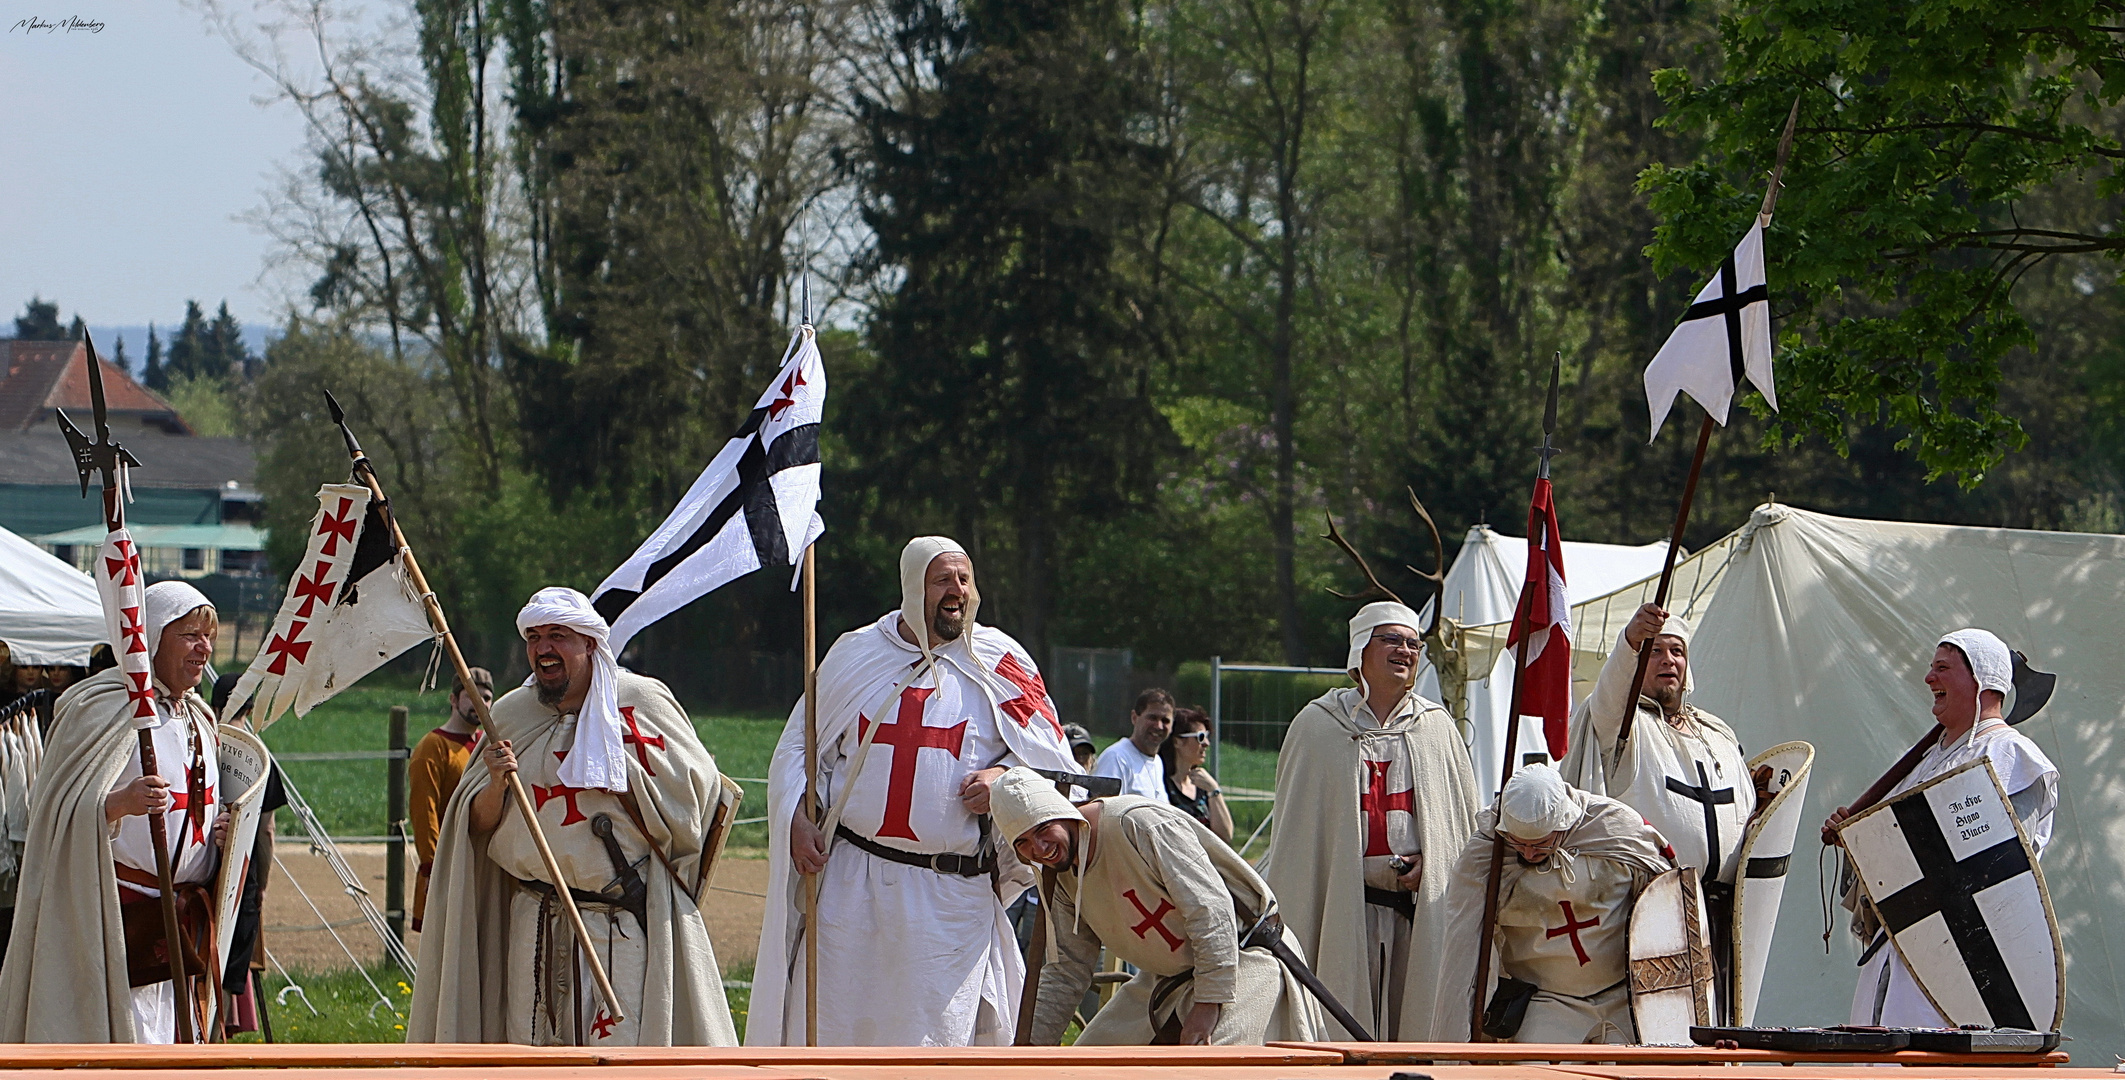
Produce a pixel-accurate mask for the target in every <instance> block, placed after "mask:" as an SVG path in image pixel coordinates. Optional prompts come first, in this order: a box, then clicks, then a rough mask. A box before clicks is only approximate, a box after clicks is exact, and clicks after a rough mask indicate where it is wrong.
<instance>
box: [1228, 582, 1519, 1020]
mask: <svg viewBox="0 0 2125 1080" xmlns="http://www.w3.org/2000/svg"><path fill="white" fill-rule="evenodd" d="M1417 622H1418V620H1417V613H1416V612H1414V611H1411V610H1410V609H1409V608H1408V607H1407V606H1405V605H1403V604H1400V603H1395V602H1391V601H1383V602H1381V603H1376V604H1367V605H1365V606H1364V607H1363V608H1361V609H1359V611H1358V613H1357V615H1356V616H1355V617H1353V618H1352V619H1351V620H1350V654H1349V660H1348V663H1347V664H1346V667H1347V669H1348V671H1349V672H1350V675H1351V678H1353V679H1354V680H1356V682H1357V684H1358V685H1357V686H1355V687H1344V688H1342V689H1339V690H1330V691H1329V692H1327V693H1325V694H1323V695H1321V696H1320V697H1319V698H1316V699H1315V700H1314V701H1313V702H1312V703H1311V704H1309V705H1307V706H1306V707H1305V708H1304V709H1302V710H1300V712H1299V715H1298V716H1297V717H1295V718H1293V719H1292V721H1291V727H1290V728H1289V729H1288V730H1287V731H1286V732H1285V734H1284V747H1283V751H1282V752H1281V754H1280V755H1279V756H1278V758H1277V767H1276V808H1277V822H1276V832H1275V835H1273V836H1272V837H1271V838H1270V842H1269V853H1268V855H1266V856H1265V857H1264V858H1263V860H1262V876H1263V878H1265V879H1266V880H1267V881H1268V883H1269V887H1270V888H1271V889H1273V890H1274V891H1275V892H1276V894H1277V896H1278V898H1279V899H1280V900H1281V901H1282V903H1283V910H1284V923H1285V925H1286V926H1288V927H1290V929H1291V932H1292V933H1293V934H1294V935H1295V936H1296V937H1297V938H1298V940H1299V943H1300V944H1301V945H1303V946H1304V947H1305V953H1306V955H1307V956H1308V957H1311V958H1312V959H1313V961H1314V965H1315V973H1316V974H1317V975H1319V976H1320V978H1321V981H1322V982H1323V983H1324V984H1325V985H1326V986H1327V987H1328V988H1329V990H1330V991H1331V992H1333V993H1334V994H1335V996H1336V998H1337V999H1338V1000H1340V1001H1341V1002H1342V1003H1343V1004H1344V1005H1345V1006H1347V1007H1348V1008H1349V1009H1350V1011H1351V1013H1352V1014H1353V1015H1354V1016H1356V1017H1357V1018H1358V1020H1359V1021H1360V1022H1364V1023H1370V1024H1373V1025H1375V1026H1374V1027H1373V1032H1374V1034H1376V1035H1378V1036H1379V1037H1380V1038H1381V1039H1385V1040H1389V1041H1403V1042H1408V1041H1417V1042H1422V1041H1426V1040H1430V1039H1455V1038H1462V1037H1465V1035H1466V1028H1467V1025H1466V1024H1463V1025H1461V1031H1460V1033H1458V1034H1457V1033H1455V1032H1454V1031H1451V1030H1449V1031H1447V1032H1445V1033H1443V1034H1434V1033H1433V1032H1432V1029H1431V1028H1432V1018H1433V1015H1434V1013H1435V1011H1436V1010H1435V1007H1434V1006H1435V1001H1434V998H1435V997H1436V996H1437V995H1438V994H1439V982H1438V979H1437V977H1436V976H1437V973H1438V970H1439V965H1440V964H1442V963H1444V962H1445V960H1446V950H1447V949H1449V948H1450V947H1452V942H1451V941H1450V940H1449V939H1448V937H1447V935H1446V925H1445V919H1444V918H1443V915H1444V904H1445V898H1446V887H1447V883H1448V872H1449V871H1450V870H1451V869H1452V863H1451V861H1450V860H1452V859H1453V858H1454V856H1455V855H1456V854H1458V853H1459V852H1460V850H1461V843H1462V841H1464V840H1466V839H1468V835H1469V833H1470V832H1472V831H1474V829H1475V823H1476V811H1477V810H1478V809H1479V807H1480V803H1479V800H1478V796H1477V794H1476V774H1475V770H1474V769H1472V768H1471V767H1470V766H1469V761H1468V750H1467V748H1466V747H1465V746H1463V745H1462V743H1461V735H1460V731H1459V729H1457V728H1456V727H1455V726H1454V721H1453V717H1451V716H1449V715H1448V714H1447V712H1446V710H1445V708H1443V707H1442V706H1440V705H1439V704H1438V703H1436V702H1433V701H1429V700H1427V699H1425V698H1423V697H1419V696H1418V695H1417V693H1416V691H1415V689H1414V688H1415V686H1416V679H1417V658H1418V655H1419V653H1420V651H1421V650H1422V648H1423V644H1422V642H1421V641H1420V640H1419V639H1418V637H1417V630H1416V626H1417ZM1427 859H1429V860H1430V865H1431V870H1430V871H1429V872H1428V873H1427V872H1426V869H1425V867H1426V860H1427ZM1329 1030H1330V1031H1331V1032H1340V1031H1342V1025H1340V1024H1337V1023H1335V1022H1334V1020H1333V1019H1331V1020H1330V1021H1329ZM1349 1035H1350V1033H1344V1037H1349Z"/></svg>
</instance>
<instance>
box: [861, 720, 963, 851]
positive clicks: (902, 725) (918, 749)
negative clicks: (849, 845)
mask: <svg viewBox="0 0 2125 1080" xmlns="http://www.w3.org/2000/svg"><path fill="white" fill-rule="evenodd" d="M936 692H937V690H936V688H935V687H931V688H929V689H923V688H921V687H914V686H910V687H908V688H907V689H905V690H902V691H901V692H900V711H899V712H898V713H897V714H896V715H895V716H894V717H893V722H892V723H890V724H880V725H879V726H878V736H877V737H876V738H875V739H873V740H871V741H872V742H874V743H884V744H885V745H887V746H890V747H892V748H893V771H892V772H891V773H889V774H888V775H887V777H886V782H885V817H884V820H883V821H882V822H881V823H880V824H879V827H878V835H879V836H896V837H899V838H900V839H902V840H914V841H917V842H920V841H921V840H922V837H919V836H916V835H915V828H914V826H912V825H910V824H908V811H909V810H910V809H912V808H913V806H914V804H915V763H916V759H917V758H918V757H919V756H920V755H921V753H922V751H924V750H943V751H946V752H947V753H949V754H951V755H952V756H953V757H955V758H956V757H958V756H959V749H960V746H961V745H962V744H963V743H964V742H965V740H966V736H967V722H966V721H964V720H961V721H960V722H959V723H957V724H954V725H952V726H951V727H948V728H947V727H940V728H933V727H925V726H923V723H922V712H923V709H924V707H925V704H926V703H927V702H928V701H929V699H930V695H931V694H934V693H936ZM870 727H871V721H870V719H869V718H868V717H866V716H864V715H863V714H861V713H858V714H857V715H856V737H857V738H859V739H860V738H862V737H863V734H864V732H866V731H869V730H870Z"/></svg>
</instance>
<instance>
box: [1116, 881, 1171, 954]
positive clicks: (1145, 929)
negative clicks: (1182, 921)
mask: <svg viewBox="0 0 2125 1080" xmlns="http://www.w3.org/2000/svg"><path fill="white" fill-rule="evenodd" d="M1122 896H1123V897H1125V898H1127V899H1128V901H1129V903H1130V905H1131V906H1133V907H1135V908H1136V913H1137V914H1138V915H1142V916H1143V917H1144V921H1143V922H1140V923H1137V924H1136V925H1135V926H1132V927H1130V928H1129V929H1131V930H1133V931H1135V932H1136V936H1137V937H1144V936H1145V935H1146V934H1149V933H1150V932H1151V931H1153V930H1156V931H1158V936H1160V937H1162V938H1165V939H1166V948H1167V949H1169V950H1171V951H1173V952H1179V951H1181V946H1182V945H1184V944H1186V943H1187V942H1186V939H1184V938H1181V937H1179V936H1177V935H1175V934H1174V932H1173V931H1171V930H1168V929H1166V913H1167V912H1169V911H1172V910H1173V901H1171V900H1168V899H1166V898H1165V897H1163V896H1161V897H1159V898H1158V910H1156V911H1153V910H1151V909H1150V908H1147V907H1145V906H1144V902H1143V901H1142V900H1139V899H1137V898H1136V890H1135V889H1124V890H1122Z"/></svg>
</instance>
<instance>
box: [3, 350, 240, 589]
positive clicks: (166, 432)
mask: <svg viewBox="0 0 2125 1080" xmlns="http://www.w3.org/2000/svg"><path fill="white" fill-rule="evenodd" d="M86 359H87V349H86V347H85V346H84V345H83V344H82V343H81V342H78V341H13V340H0V526H5V527H6V528H8V529H10V530H12V531H14V532H15V533H17V534H19V535H21V536H24V537H27V538H29V539H32V540H34V541H36V542H37V543H40V544H43V545H44V546H45V547H47V548H48V549H50V550H51V551H52V553H53V554H54V555H57V556H58V557H59V558H61V559H63V560H66V561H68V562H72V563H75V564H76V565H80V566H86V565H87V560H88V559H89V557H90V556H91V555H92V554H93V553H94V551H95V550H96V547H97V545H98V544H100V543H102V540H103V510H102V503H101V501H100V500H98V499H97V498H96V497H95V492H94V490H93V489H92V490H91V491H90V492H89V494H88V497H83V495H82V491H81V479H80V474H79V473H77V472H76V471H75V470H74V460H73V455H72V453H71V452H70V451H69V450H68V448H67V444H66V438H65V436H63V435H62V434H60V431H59V425H58V423H57V421H56V420H55V417H56V416H57V415H58V413H59V411H60V410H61V409H64V410H65V411H66V413H67V415H68V416H69V417H71V418H72V419H73V421H74V423H75V424H77V425H79V426H80V427H81V428H83V429H84V430H86V429H88V428H89V426H90V417H91V416H92V415H93V412H94V409H93V407H92V405H91V402H90V400H89V380H88V367H87V364H86V362H85V361H86ZM101 363H102V365H103V389H104V399H105V402H106V415H107V416H108V418H109V422H110V425H111V436H112V438H114V439H117V440H118V441H119V442H121V443H123V444H124V445H125V447H126V448H127V449H128V450H131V451H132V452H133V456H134V457H136V458H138V459H140V467H139V468H137V469H133V470H131V471H130V475H129V478H128V479H129V482H130V484H131V486H132V490H133V501H132V502H131V503H129V504H128V505H127V506H126V521H127V524H128V525H130V526H131V527H132V532H133V536H134V539H135V540H136V542H138V544H139V546H140V549H141V559H142V563H143V569H144V570H145V571H146V572H147V574H148V576H149V577H150V578H165V577H187V578H203V577H206V576H209V575H214V574H230V575H237V576H251V575H257V574H263V573H264V572H265V569H266V566H265V552H264V550H263V549H264V547H265V543H264V541H265V534H264V532H263V531H262V529H261V528H260V524H261V516H260V505H259V496H258V492H257V489H256V486H255V480H256V476H257V471H258V464H257V459H256V457H255V456H254V455H253V454H252V452H251V447H250V445H249V444H248V443H246V442H244V441H243V440H242V439H230V438H209V437H204V436H200V435H196V434H194V433H193V431H192V429H191V427H190V426H188V425H187V424H186V423H185V422H184V418H183V417H181V416H179V415H178V413H177V410H176V409H175V408H173V407H171V405H170V403H169V402H167V401H165V400H163V399H162V398H161V397H160V396H159V395H157V394H155V393H154V392H153V391H151V390H149V389H148V388H146V387H144V386H142V385H140V384H139V383H137V382H135V381H133V377H132V375H131V374H129V373H128V372H126V371H125V370H124V369H122V368H120V367H118V366H117V365H115V364H112V363H111V362H110V361H108V360H103V361H101Z"/></svg>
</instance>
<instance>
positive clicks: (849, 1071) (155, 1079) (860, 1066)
mask: <svg viewBox="0 0 2125 1080" xmlns="http://www.w3.org/2000/svg"><path fill="white" fill-rule="evenodd" d="M1825 1057H1826V1056H1825V1055H1813V1056H1800V1055H1791V1054H1780V1053H1774V1052H1771V1051H1761V1050H1713V1049H1709V1048H1691V1047H1661V1046H1641V1047H1626V1046H1608V1047H1589V1046H1517V1045H1506V1044H1488V1045H1482V1046H1471V1045H1468V1044H1465V1043H1280V1044H1277V1045H1273V1046H1233V1047H1173V1046H1163V1047H1024V1048H1021V1047H968V1048H942V1049H939V1048H922V1047H860V1048H836V1047H825V1048H819V1049H805V1048H801V1047H753V1048H747V1047H734V1048H720V1049H717V1048H704V1047H625V1048H611V1049H588V1048H586V1049H572V1048H567V1047H550V1048H549V1047H528V1046H438V1045H418V1044H416V1045H374V1044H363V1045H344V1046H331V1045H298V1044H282V1045H275V1046H262V1045H255V1044H252V1045H228V1046H190V1047H174V1046H76V1045H10V1046H0V1071H4V1072H5V1073H6V1074H7V1075H8V1076H10V1077H30V1078H41V1080H174V1078H179V1077H183V1078H193V1080H291V1077H290V1074H289V1073H288V1072H287V1071H286V1070H288V1069H291V1068H297V1069H319V1070H323V1069H330V1070H332V1072H331V1074H330V1075H331V1080H357V1078H359V1080H805V1078H816V1080H1055V1078H1061V1077H1083V1078H1088V1080H1316V1078H1317V1080H1345V1078H1348V1080H1416V1078H1418V1077H1428V1078H1429V1080H1694V1078H1699V1077H1702V1078H1705V1080H1881V1078H1882V1076H1883V1074H1882V1073H1881V1072H1880V1071H1879V1069H1880V1066H1881V1065H1884V1064H1893V1065H1896V1066H1901V1068H1900V1069H1899V1071H1898V1072H1897V1073H1896V1074H1894V1075H1896V1076H1899V1077H1908V1078H1911V1080H1921V1078H1931V1077H1940V1078H1943V1080H1949V1078H1952V1080H2007V1078H2010V1077H2019V1078H2023V1080H2029V1078H2031V1075H2032V1074H2031V1072H2030V1070H2031V1069H2032V1068H2034V1069H2041V1070H2044V1071H2042V1072H2040V1073H2037V1074H2036V1075H2038V1076H2042V1077H2044V1078H2046V1080H2054V1078H2056V1080H2066V1078H2069V1077H2073V1078H2086V1080H2093V1078H2094V1077H2097V1076H2103V1077H2113V1078H2114V1077H2116V1076H2117V1073H2116V1072H2114V1071H2112V1070H2110V1069H2075V1068H2071V1067H2069V1061H2068V1057H2067V1055H2066V1054H2065V1053H2063V1052H2061V1053H2052V1054H2044V1055H2027V1054H2025V1055H2006V1054H1975V1055H1949V1054H1922V1053H1910V1052H1905V1053H1898V1054H1875V1055H1859V1054H1847V1055H1827V1057H1828V1058H1831V1059H1832V1060H1824V1058H1825ZM1472 1058H1476V1059H1480V1060H1478V1061H1476V1062H1474V1063H1468V1062H1470V1059H1472ZM298 1080H299V1078H298ZM320 1080H323V1078H322V1077H320Z"/></svg>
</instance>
